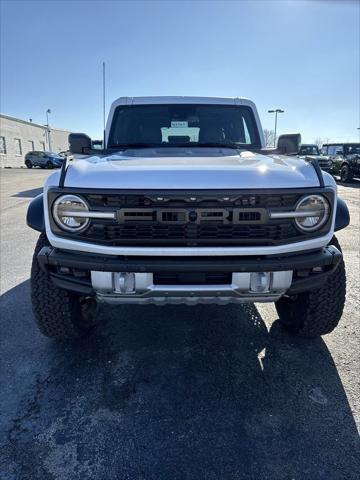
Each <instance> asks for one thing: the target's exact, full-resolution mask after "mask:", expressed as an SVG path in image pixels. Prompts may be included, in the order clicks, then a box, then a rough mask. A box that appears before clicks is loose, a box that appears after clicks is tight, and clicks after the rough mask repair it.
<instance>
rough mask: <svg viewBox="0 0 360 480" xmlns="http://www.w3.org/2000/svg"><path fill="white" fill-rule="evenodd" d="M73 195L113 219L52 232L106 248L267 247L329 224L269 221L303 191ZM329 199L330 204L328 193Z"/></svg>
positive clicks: (53, 195) (289, 207)
mask: <svg viewBox="0 0 360 480" xmlns="http://www.w3.org/2000/svg"><path fill="white" fill-rule="evenodd" d="M66 190H70V189H66ZM59 193H64V190H62V191H60V192H59V191H58V190H57V191H55V192H52V193H51V194H50V200H49V204H50V205H51V203H52V202H53V201H54V200H55V198H56V197H57V195H59ZM76 193H78V194H80V195H82V197H83V198H85V199H86V201H87V202H88V204H89V206H90V209H91V210H96V211H111V212H116V218H114V219H99V218H96V219H95V218H94V219H92V220H91V222H90V226H89V228H88V229H87V230H85V231H84V232H80V233H77V234H71V233H65V232H63V231H60V230H59V229H58V227H56V225H55V224H54V223H53V224H52V229H53V230H54V232H55V233H56V235H61V236H65V237H67V238H73V239H77V240H81V241H85V242H89V243H95V244H101V245H108V246H120V245H123V246H173V247H176V246H189V247H191V246H236V245H239V246H255V245H256V246H270V245H279V244H284V243H291V242H297V241H301V240H306V239H308V238H312V237H316V236H320V235H324V233H325V231H326V230H328V229H329V223H330V222H328V223H327V224H326V225H324V227H323V228H322V229H321V230H320V231H318V232H315V233H312V234H305V233H303V232H301V231H300V230H299V229H298V228H297V227H296V225H295V222H294V221H293V220H291V219H289V218H284V219H270V218H269V215H268V213H269V210H270V209H272V210H273V209H275V210H276V209H279V210H281V211H284V210H293V209H294V208H295V206H296V203H297V202H298V201H299V199H300V198H301V197H302V196H303V195H304V194H306V193H309V192H308V191H301V190H297V191H296V192H294V190H293V191H291V192H289V191H283V192H279V193H269V191H265V192H257V193H254V194H250V193H244V192H241V191H237V192H233V191H231V192H221V191H210V192H201V193H199V192H198V191H197V192H183V191H172V192H153V191H150V192H144V193H138V192H131V191H130V192H129V191H127V192H126V193H124V194H121V193H118V192H100V193H99V192H93V193H90V194H89V193H88V192H84V193H82V192H76ZM322 193H325V192H324V191H322ZM328 198H329V200H330V203H332V196H331V193H329V192H328Z"/></svg>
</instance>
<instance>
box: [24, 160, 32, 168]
mask: <svg viewBox="0 0 360 480" xmlns="http://www.w3.org/2000/svg"><path fill="white" fill-rule="evenodd" d="M25 165H26V166H27V168H32V167H33V165H32V163H31V162H30V160H26V162H25Z"/></svg>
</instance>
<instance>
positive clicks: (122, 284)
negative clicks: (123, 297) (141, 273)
mask: <svg viewBox="0 0 360 480" xmlns="http://www.w3.org/2000/svg"><path fill="white" fill-rule="evenodd" d="M114 290H115V292H117V293H134V292H135V273H127V272H120V273H114Z"/></svg>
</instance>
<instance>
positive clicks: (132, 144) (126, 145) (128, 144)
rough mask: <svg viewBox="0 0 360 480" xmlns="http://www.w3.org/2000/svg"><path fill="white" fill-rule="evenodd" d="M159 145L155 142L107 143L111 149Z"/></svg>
mask: <svg viewBox="0 0 360 480" xmlns="http://www.w3.org/2000/svg"><path fill="white" fill-rule="evenodd" d="M159 146H161V145H159V144H157V143H120V144H119V145H109V146H108V148H110V149H111V150H113V149H114V150H115V149H116V150H127V149H128V148H154V147H159Z"/></svg>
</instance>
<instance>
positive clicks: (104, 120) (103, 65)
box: [102, 62, 106, 148]
mask: <svg viewBox="0 0 360 480" xmlns="http://www.w3.org/2000/svg"><path fill="white" fill-rule="evenodd" d="M102 67H103V71H102V73H103V148H105V122H106V119H105V62H103V64H102Z"/></svg>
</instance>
